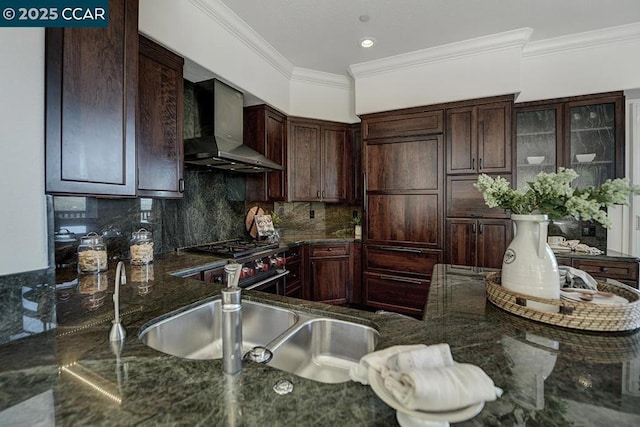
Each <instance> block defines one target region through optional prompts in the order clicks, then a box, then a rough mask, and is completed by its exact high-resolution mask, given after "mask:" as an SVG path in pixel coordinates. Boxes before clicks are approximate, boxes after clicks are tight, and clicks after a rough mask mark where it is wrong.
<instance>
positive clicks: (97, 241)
mask: <svg viewBox="0 0 640 427" xmlns="http://www.w3.org/2000/svg"><path fill="white" fill-rule="evenodd" d="M78 271H79V272H80V273H99V272H101V271H107V245H105V243H104V240H102V236H98V235H97V234H96V233H89V234H87V235H86V236H84V237H82V238H81V239H80V245H79V246H78Z"/></svg>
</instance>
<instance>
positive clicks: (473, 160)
mask: <svg viewBox="0 0 640 427" xmlns="http://www.w3.org/2000/svg"><path fill="white" fill-rule="evenodd" d="M475 168H476V158H475V157H474V158H473V159H471V169H475Z"/></svg>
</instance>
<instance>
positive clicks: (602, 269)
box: [556, 256, 639, 288]
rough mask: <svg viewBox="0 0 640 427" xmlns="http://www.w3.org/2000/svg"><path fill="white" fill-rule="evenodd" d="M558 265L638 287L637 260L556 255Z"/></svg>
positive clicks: (600, 278) (596, 277) (601, 278)
mask: <svg viewBox="0 0 640 427" xmlns="http://www.w3.org/2000/svg"><path fill="white" fill-rule="evenodd" d="M556 260H557V261H558V265H566V266H569V267H573V268H577V269H579V270H584V271H586V272H587V273H588V274H590V275H591V276H593V277H594V278H595V279H599V280H606V279H615V280H617V281H619V282H622V283H624V284H626V285H629V286H631V287H634V288H638V287H639V286H638V280H639V271H638V262H637V261H626V260H621V261H616V260H612V259H610V258H609V259H606V260H604V259H602V260H595V259H580V258H572V257H569V256H556Z"/></svg>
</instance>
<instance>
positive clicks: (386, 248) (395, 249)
mask: <svg viewBox="0 0 640 427" xmlns="http://www.w3.org/2000/svg"><path fill="white" fill-rule="evenodd" d="M378 249H380V250H381V251H393V252H409V253H413V254H421V253H422V249H416V248H398V247H396V246H378Z"/></svg>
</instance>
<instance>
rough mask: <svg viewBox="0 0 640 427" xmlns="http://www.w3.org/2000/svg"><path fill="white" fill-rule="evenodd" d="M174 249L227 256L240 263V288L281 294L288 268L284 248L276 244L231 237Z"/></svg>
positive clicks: (282, 293) (231, 260)
mask: <svg viewBox="0 0 640 427" xmlns="http://www.w3.org/2000/svg"><path fill="white" fill-rule="evenodd" d="M178 251H179V252H180V251H184V252H197V253H205V254H211V255H216V256H220V257H225V258H229V262H234V263H238V264H242V272H241V273H240V281H239V283H238V285H239V286H240V287H241V288H244V289H254V290H258V291H263V292H269V293H273V294H278V295H285V292H286V276H287V274H289V271H288V270H287V268H286V264H287V259H286V257H285V252H286V248H281V247H280V244H279V243H269V242H265V241H258V240H241V239H235V240H224V241H220V242H213V243H206V244H203V245H197V246H189V247H184V248H179V249H178Z"/></svg>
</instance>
